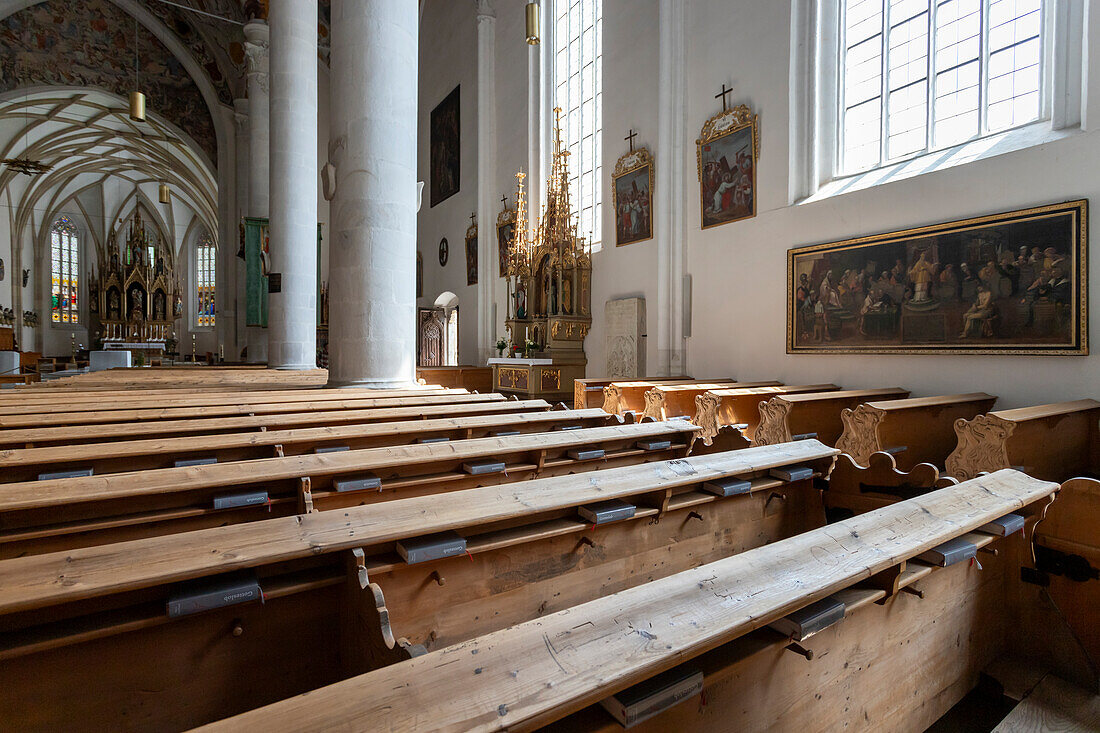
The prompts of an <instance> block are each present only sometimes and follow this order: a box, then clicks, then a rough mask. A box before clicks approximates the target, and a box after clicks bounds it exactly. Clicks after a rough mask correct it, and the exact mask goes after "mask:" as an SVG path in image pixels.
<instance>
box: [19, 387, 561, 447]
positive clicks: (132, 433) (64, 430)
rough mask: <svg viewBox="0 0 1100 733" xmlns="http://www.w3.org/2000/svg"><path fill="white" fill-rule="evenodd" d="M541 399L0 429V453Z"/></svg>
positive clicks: (487, 409)
mask: <svg viewBox="0 0 1100 733" xmlns="http://www.w3.org/2000/svg"><path fill="white" fill-rule="evenodd" d="M550 407H551V405H550V403H549V402H547V401H545V400H517V399H507V400H496V399H494V400H493V401H491V402H470V403H464V404H446V405H419V406H418V405H412V406H409V407H373V408H368V409H365V410H317V411H313V412H290V413H283V414H267V415H235V416H230V417H210V418H186V419H180V420H152V421H145V422H121V423H97V424H96V425H95V429H94V430H73V429H72V428H70V427H68V426H54V427H46V428H11V429H8V430H0V449H12V448H34V447H36V446H37V447H44V446H63V445H82V444H86V443H106V442H110V441H116V440H138V439H143V438H151V437H153V436H175V435H216V434H222V433H235V432H242V431H249V430H251V431H256V432H262V431H265V430H280V429H290V428H306V427H318V426H323V425H353V424H354V425H365V424H368V423H376V422H388V421H396V420H431V419H439V418H445V417H463V416H470V415H504V414H519V413H525V412H540V411H544V410H549V409H550Z"/></svg>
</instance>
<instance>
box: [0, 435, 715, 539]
mask: <svg viewBox="0 0 1100 733" xmlns="http://www.w3.org/2000/svg"><path fill="white" fill-rule="evenodd" d="M694 431H695V426H693V425H691V424H689V423H687V422H683V421H672V422H665V423H644V424H630V425H619V426H614V427H601V428H581V429H577V430H561V431H557V432H551V433H532V434H526V435H516V436H508V437H492V438H474V439H472V440H459V441H453V442H442V443H425V444H422V445H402V446H387V447H381V448H367V449H363V450H349V451H342V452H336V453H324V454H320V455H299V456H286V457H284V458H266V459H257V460H250V461H237V462H234V463H224V464H210V465H197V466H186V467H180V468H160V469H150V470H146V471H134V472H131V473H116V474H108V475H105V476H90V477H76V478H59V479H49V480H43V481H27V482H19V483H12V484H0V557H13V556H19V555H25V554H39V553H43V552H52V551H57V550H62V549H67V548H70V547H82V546H89V545H95V544H105V543H109V542H117V541H121V540H126V539H133V538H138V537H148V536H155V535H164V534H169V533H173V532H183V531H187V530H191V529H201V528H204V527H210V526H216V525H224V524H234V523H239V522H249V521H258V520H262V519H267V518H272V517H278V516H286V515H289V514H294V513H297V512H299V511H301V510H302V509H303V508H304V509H305V510H306V511H312V510H313V509H314V508H316V509H318V510H322V509H342V508H346V507H349V506H356V505H360V504H369V503H374V502H378V501H389V500H392V499H399V498H404V497H408V496H423V495H428V494H442V493H447V492H454V491H456V490H458V489H468V488H472V487H476V486H486V485H492V484H502V483H511V482H515V481H520V480H523V479H527V478H532V477H535V476H555V475H560V474H567V473H579V472H584V471H592V470H597V469H602V468H611V467H615V466H621V465H627V464H630V463H638V462H647V461H656V460H666V459H669V458H674V457H683V456H685V455H687V453H688V452H689V451H690V446H691V441H692V438H693V437H694ZM651 439H656V440H658V441H660V440H665V441H668V444H667V446H665V447H663V448H659V449H647V448H645V447H641V446H640V443H641V442H644V441H646V440H651ZM588 450H598V451H602V455H600V454H596V455H593V456H591V457H588V456H587V455H586V454H584V453H581V454H577V455H576V456H574V455H570V453H571V451H588ZM490 460H491V461H492V462H499V463H502V464H503V465H504V470H503V471H499V472H492V473H488V474H472V473H470V472H468V471H467V470H466V469H465V468H464V465H465V464H473V463H478V462H483V461H490ZM363 477H368V478H371V479H374V478H377V479H379V480H380V482H381V483H380V486H379V487H378V488H369V487H368V488H362V489H358V488H355V487H354V486H352V487H350V488H348V490H345V491H339V490H338V489H339V488H340V487H339V486H337V485H336V484H335V481H336V480H338V479H339V480H353V479H359V478H363ZM258 491H266V492H267V495H268V499H269V501H268V502H267V503H266V504H265V503H257V504H252V505H248V506H243V507H237V508H222V509H215V508H214V505H215V499H216V498H217V497H226V496H232V495H238V494H241V493H246V492H252V493H255V492H258Z"/></svg>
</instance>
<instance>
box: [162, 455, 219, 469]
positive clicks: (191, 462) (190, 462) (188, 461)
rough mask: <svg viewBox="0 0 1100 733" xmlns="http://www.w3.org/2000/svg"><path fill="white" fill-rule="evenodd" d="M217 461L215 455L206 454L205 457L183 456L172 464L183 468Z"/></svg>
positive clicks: (207, 464) (206, 464)
mask: <svg viewBox="0 0 1100 733" xmlns="http://www.w3.org/2000/svg"><path fill="white" fill-rule="evenodd" d="M217 462H218V459H217V457H215V456H208V457H206V458H184V459H183V460H181V461H176V462H175V463H173V464H172V465H173V466H175V467H176V468H183V467H185V466H209V465H212V464H214V463H217Z"/></svg>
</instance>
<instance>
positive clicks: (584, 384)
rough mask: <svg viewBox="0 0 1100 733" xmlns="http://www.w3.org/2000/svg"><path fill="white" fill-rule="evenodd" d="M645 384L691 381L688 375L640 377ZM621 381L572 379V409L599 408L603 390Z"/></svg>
mask: <svg viewBox="0 0 1100 733" xmlns="http://www.w3.org/2000/svg"><path fill="white" fill-rule="evenodd" d="M642 379H644V380H645V381H647V382H653V383H654V384H671V383H674V382H685V381H691V380H692V379H693V377H691V376H690V375H681V376H678V377H642ZM621 381H623V379H622V378H621V377H620V378H618V379H616V378H614V377H602V378H600V379H574V380H573V409H576V410H579V409H583V408H585V407H600V406H601V405H603V388H604V387H606V386H607V385H609V384H612V383H614V382H621Z"/></svg>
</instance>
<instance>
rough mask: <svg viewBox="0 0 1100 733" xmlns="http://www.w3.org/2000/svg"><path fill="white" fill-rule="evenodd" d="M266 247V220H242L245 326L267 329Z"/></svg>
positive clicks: (247, 218)
mask: <svg viewBox="0 0 1100 733" xmlns="http://www.w3.org/2000/svg"><path fill="white" fill-rule="evenodd" d="M266 245H267V219H253V218H250V217H245V219H244V270H245V287H244V292H245V325H246V326H262V327H264V328H267V275H265V274H264V270H263V262H262V251H263V249H264V247H265V246H266Z"/></svg>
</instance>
